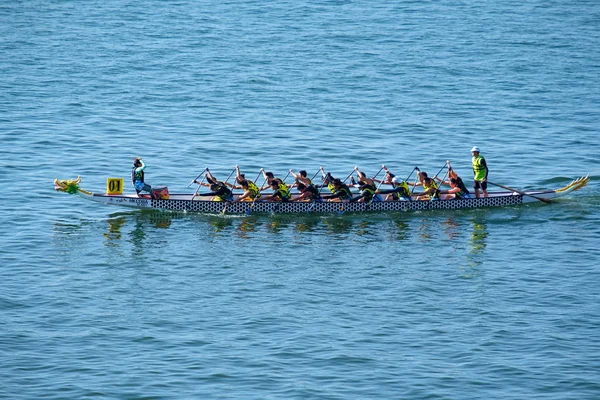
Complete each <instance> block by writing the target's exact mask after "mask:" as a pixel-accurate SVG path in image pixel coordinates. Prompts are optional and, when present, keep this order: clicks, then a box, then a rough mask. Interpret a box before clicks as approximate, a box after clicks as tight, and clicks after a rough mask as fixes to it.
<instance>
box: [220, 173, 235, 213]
mask: <svg viewBox="0 0 600 400" xmlns="http://www.w3.org/2000/svg"><path fill="white" fill-rule="evenodd" d="M236 170H237V165H236V166H235V168H233V171H231V173H230V174H229V176H228V177H227V179H225V182H223V185H225V187H227V181H228V180H229V179H230V178H231V177H232V176H233V173H234V172H235V171H236ZM231 195H232V196H233V187H232V188H231ZM228 205H229V202H226V203H225V207H223V211H221V214H222V215H225V211H227V206H228Z"/></svg>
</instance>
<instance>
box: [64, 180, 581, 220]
mask: <svg viewBox="0 0 600 400" xmlns="http://www.w3.org/2000/svg"><path fill="white" fill-rule="evenodd" d="M588 181H589V176H585V177H581V178H578V179H576V180H574V181H572V182H571V183H569V184H568V185H566V186H565V187H562V188H560V189H556V190H536V191H526V192H522V191H516V190H513V191H504V192H489V195H488V197H486V198H483V197H482V198H478V199H477V198H471V199H451V200H435V201H430V200H413V201H401V200H398V201H379V202H375V201H374V202H371V203H359V202H354V203H347V202H346V203H340V202H285V203H282V202H264V201H257V202H255V203H252V202H230V203H226V202H217V201H207V200H203V197H200V196H197V195H195V194H194V193H189V194H169V195H168V198H167V199H151V198H149V197H147V196H143V197H140V196H138V195H137V194H116V195H112V194H106V193H92V192H89V191H87V190H84V189H81V188H79V183H80V182H81V178H80V177H78V178H77V179H70V180H58V179H57V180H55V181H54V184H55V189H56V190H57V191H61V192H66V193H70V194H77V195H79V196H81V197H83V198H84V199H87V200H91V201H95V202H98V203H104V204H112V205H117V206H123V207H130V208H137V209H145V210H172V211H190V212H199V213H207V214H218V213H223V214H224V213H227V214H249V213H253V214H254V213H282V214H293V213H341V212H349V213H366V212H386V211H388V212H389V211H422V210H455V209H469V208H486V207H502V206H514V205H520V204H525V203H532V202H538V201H543V202H546V203H548V202H551V201H553V200H554V199H556V198H558V197H562V196H564V195H566V194H568V193H571V192H574V191H576V190H579V189H581V188H583V187H584V186H585V185H586V184H587V183H588ZM497 186H499V185H497ZM507 189H511V188H507Z"/></svg>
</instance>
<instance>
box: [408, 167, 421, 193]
mask: <svg viewBox="0 0 600 400" xmlns="http://www.w3.org/2000/svg"><path fill="white" fill-rule="evenodd" d="M414 171H417V176H415V183H413V185H412V189H410V195H411V196H412V194H413V193H414V192H415V189H416V188H417V181H418V180H419V173H420V172H421V170H420V169H419V167H415V169H413V172H414ZM410 174H411V175H412V172H411V173H410Z"/></svg>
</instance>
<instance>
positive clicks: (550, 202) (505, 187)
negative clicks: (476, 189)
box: [487, 181, 553, 204]
mask: <svg viewBox="0 0 600 400" xmlns="http://www.w3.org/2000/svg"><path fill="white" fill-rule="evenodd" d="M487 183H489V184H490V185H494V186H498V187H501V188H502V189H506V190H510V191H511V192H515V193H519V194H520V195H521V196H529V197H533V198H534V199H536V200H539V201H543V202H544V203H548V204H552V203H553V201H552V200H549V199H544V198H543V197H538V196H534V195H532V194H528V193H525V192H522V191H520V190H517V189H513V188H511V187H508V186H504V185H500V184H499V183H494V182H490V181H487Z"/></svg>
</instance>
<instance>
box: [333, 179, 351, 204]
mask: <svg viewBox="0 0 600 400" xmlns="http://www.w3.org/2000/svg"><path fill="white" fill-rule="evenodd" d="M338 192H343V193H342V194H341V195H340V196H339V197H340V199H344V200H346V199H351V198H352V192H351V191H350V188H349V187H348V185H346V184H344V183H342V186H341V187H340V188H339V189H338V190H336V191H335V192H333V194H337V193H338Z"/></svg>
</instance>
